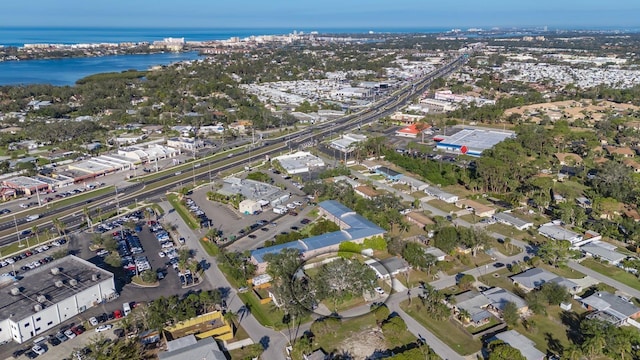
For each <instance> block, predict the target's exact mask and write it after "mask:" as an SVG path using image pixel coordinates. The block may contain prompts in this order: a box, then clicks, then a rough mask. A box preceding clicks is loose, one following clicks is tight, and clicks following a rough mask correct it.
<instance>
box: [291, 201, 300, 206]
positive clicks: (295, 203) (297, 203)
mask: <svg viewBox="0 0 640 360" xmlns="http://www.w3.org/2000/svg"><path fill="white" fill-rule="evenodd" d="M293 205H295V206H302V203H301V202H300V201H294V202H293Z"/></svg>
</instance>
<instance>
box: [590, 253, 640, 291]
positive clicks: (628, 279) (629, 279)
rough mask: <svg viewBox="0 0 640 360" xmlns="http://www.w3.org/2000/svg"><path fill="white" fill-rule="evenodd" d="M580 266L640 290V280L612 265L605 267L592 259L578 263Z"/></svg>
mask: <svg viewBox="0 0 640 360" xmlns="http://www.w3.org/2000/svg"><path fill="white" fill-rule="evenodd" d="M580 264H581V265H582V266H586V267H588V268H589V269H591V270H593V271H597V272H599V273H600V274H602V275H605V276H608V277H610V278H612V279H614V280H617V281H619V282H621V283H623V284H625V285H627V286H630V287H632V288H634V289H636V290H640V280H638V278H637V277H636V276H635V275H633V274H631V273H628V272H626V271H624V270H622V269H619V268H617V267H615V266H612V265H606V264H603V263H601V262H599V261H596V260H594V259H585V260H582V262H580Z"/></svg>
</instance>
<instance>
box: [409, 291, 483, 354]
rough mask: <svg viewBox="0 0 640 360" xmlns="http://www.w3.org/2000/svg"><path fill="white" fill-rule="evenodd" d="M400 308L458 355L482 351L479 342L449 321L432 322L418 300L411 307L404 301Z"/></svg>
mask: <svg viewBox="0 0 640 360" xmlns="http://www.w3.org/2000/svg"><path fill="white" fill-rule="evenodd" d="M400 307H401V308H402V310H404V311H405V312H406V313H407V314H408V315H409V316H411V317H413V318H414V319H416V321H418V322H419V323H420V324H422V326H424V327H425V328H427V329H428V330H429V331H431V332H432V333H433V334H434V335H435V336H437V337H438V338H439V339H440V340H442V342H444V343H445V344H447V345H448V346H449V347H450V348H451V349H453V350H455V351H456V352H457V353H458V354H460V355H463V356H466V355H471V354H474V353H476V352H478V351H480V349H482V342H480V340H476V339H474V338H473V337H472V336H470V335H469V334H467V333H466V332H464V331H462V330H461V329H460V328H458V327H457V326H456V325H454V324H453V323H452V322H451V321H449V320H434V319H432V318H431V317H429V315H428V314H427V313H426V312H425V311H424V309H423V308H421V304H420V301H419V300H417V299H416V300H413V301H412V304H411V305H409V300H405V301H403V302H402V303H401V304H400Z"/></svg>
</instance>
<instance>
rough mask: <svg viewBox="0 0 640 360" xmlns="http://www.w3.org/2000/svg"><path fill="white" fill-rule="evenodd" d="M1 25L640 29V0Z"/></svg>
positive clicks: (261, 9) (58, 12) (133, 5)
mask: <svg viewBox="0 0 640 360" xmlns="http://www.w3.org/2000/svg"><path fill="white" fill-rule="evenodd" d="M2 3H3V4H2V7H1V8H2V9H1V11H0V31H1V27H7V26H28V27H31V26H43V27H44V26H56V27H87V26H92V27H160V28H169V27H176V28H180V27H183V28H184V27H203V28H219V27H233V28H266V27H271V28H285V27H298V28H301V29H312V28H319V29H321V28H369V29H371V30H376V29H392V28H425V29H426V28H442V27H444V28H449V27H450V28H468V27H494V26H496V27H511V26H514V27H527V26H548V27H549V28H595V27H614V28H630V27H632V28H638V27H640V26H639V25H640V16H639V15H640V1H638V0H615V1H602V0H536V1H526V0H439V1H434V0H321V1H308V0H55V1H53V0H28V1H24V0H3V1H2Z"/></svg>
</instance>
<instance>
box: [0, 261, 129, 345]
mask: <svg viewBox="0 0 640 360" xmlns="http://www.w3.org/2000/svg"><path fill="white" fill-rule="evenodd" d="M0 289H1V290H0V291H2V295H1V296H0V342H2V341H12V340H13V341H15V342H17V343H20V344H22V343H24V342H26V341H28V340H29V339H32V338H34V337H38V336H39V335H40V334H42V333H44V332H46V331H47V330H49V329H51V328H53V327H55V326H57V325H58V324H60V323H63V322H65V321H67V320H69V319H71V318H73V317H74V316H76V315H78V314H80V313H82V312H84V311H85V310H87V309H89V308H91V307H94V306H97V305H99V304H101V303H103V302H106V301H110V300H113V299H115V298H116V297H117V293H116V287H115V283H114V279H113V274H112V273H110V272H108V271H105V270H103V269H100V268H99V267H97V266H95V265H93V264H91V263H90V262H88V261H85V260H82V259H80V258H78V257H75V256H73V255H69V256H66V257H64V258H61V259H57V260H54V261H52V262H50V263H47V264H44V265H42V266H40V267H38V268H36V269H33V270H31V271H28V272H25V273H24V274H23V275H22V276H21V277H19V278H15V277H12V276H8V275H6V274H5V275H4V276H0Z"/></svg>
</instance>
